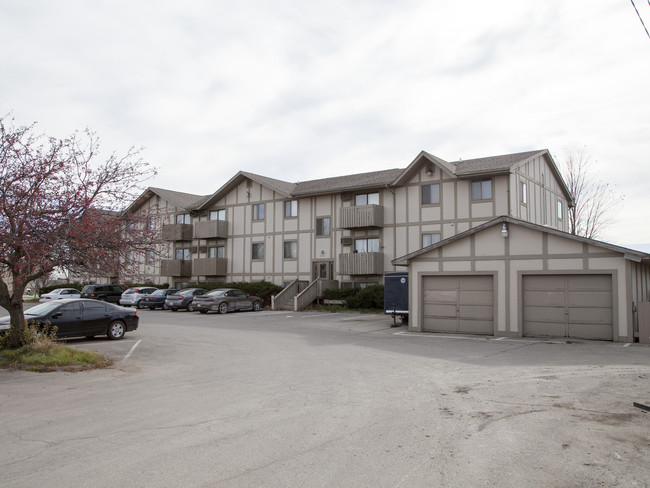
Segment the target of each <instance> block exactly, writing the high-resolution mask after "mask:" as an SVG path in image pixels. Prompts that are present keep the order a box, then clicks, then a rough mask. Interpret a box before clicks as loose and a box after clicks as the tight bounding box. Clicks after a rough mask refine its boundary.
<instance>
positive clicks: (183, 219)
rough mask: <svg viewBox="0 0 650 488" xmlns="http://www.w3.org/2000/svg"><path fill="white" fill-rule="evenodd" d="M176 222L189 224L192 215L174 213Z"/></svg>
mask: <svg viewBox="0 0 650 488" xmlns="http://www.w3.org/2000/svg"><path fill="white" fill-rule="evenodd" d="M176 223H177V224H191V223H192V216H191V215H190V214H188V213H184V214H176Z"/></svg>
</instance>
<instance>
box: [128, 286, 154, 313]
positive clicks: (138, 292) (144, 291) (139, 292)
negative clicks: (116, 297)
mask: <svg viewBox="0 0 650 488" xmlns="http://www.w3.org/2000/svg"><path fill="white" fill-rule="evenodd" d="M157 289H158V288H154V287H153V286H138V287H134V288H129V289H128V290H126V291H125V292H124V293H122V296H121V297H120V305H122V306H124V307H130V306H131V305H134V306H135V307H137V308H141V304H140V301H142V299H143V298H144V297H146V296H147V295H150V294H151V293H153V292H154V291H156V290H157Z"/></svg>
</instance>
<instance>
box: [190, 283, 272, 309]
mask: <svg viewBox="0 0 650 488" xmlns="http://www.w3.org/2000/svg"><path fill="white" fill-rule="evenodd" d="M192 308H194V309H195V310H198V311H199V312H201V313H208V312H210V311H212V312H219V313H227V312H235V311H239V310H254V311H256V312H257V311H258V310H261V309H262V299H261V298H260V297H256V296H254V295H249V294H248V293H246V292H244V291H242V290H237V289H236V288H219V289H216V290H212V291H211V292H210V293H206V294H205V295H201V296H198V297H194V300H193V301H192Z"/></svg>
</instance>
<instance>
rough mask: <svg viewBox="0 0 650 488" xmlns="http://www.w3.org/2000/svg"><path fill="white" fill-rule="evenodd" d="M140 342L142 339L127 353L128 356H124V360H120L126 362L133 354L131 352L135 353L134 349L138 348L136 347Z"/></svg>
mask: <svg viewBox="0 0 650 488" xmlns="http://www.w3.org/2000/svg"><path fill="white" fill-rule="evenodd" d="M141 342H142V339H140V340H139V341H138V342H136V343H135V344H133V347H132V348H131V350H130V351H129V352H128V354H127V355H126V356H124V359H122V361H126V360H127V359H129V357H131V354H133V351H135V348H136V347H138V345H139V344H140V343H141Z"/></svg>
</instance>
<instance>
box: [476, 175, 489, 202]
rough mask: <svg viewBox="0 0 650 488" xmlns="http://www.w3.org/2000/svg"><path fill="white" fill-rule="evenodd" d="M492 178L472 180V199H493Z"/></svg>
mask: <svg viewBox="0 0 650 488" xmlns="http://www.w3.org/2000/svg"><path fill="white" fill-rule="evenodd" d="M491 199H492V180H478V181H472V200H491Z"/></svg>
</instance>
